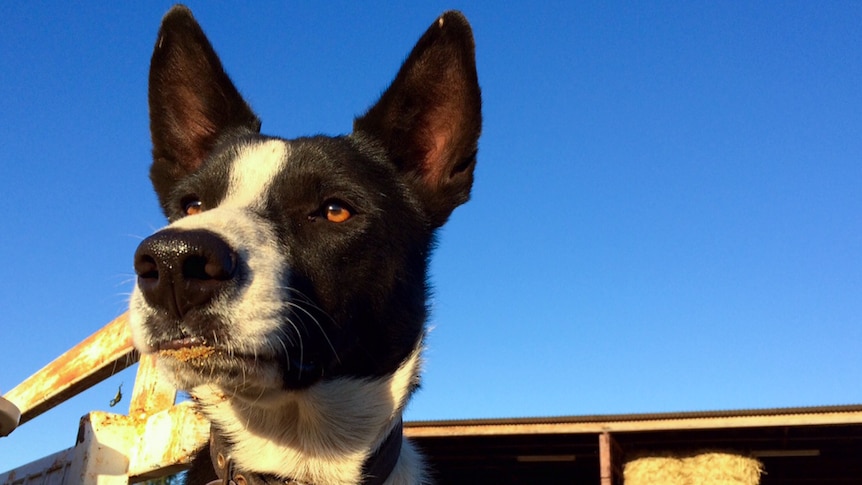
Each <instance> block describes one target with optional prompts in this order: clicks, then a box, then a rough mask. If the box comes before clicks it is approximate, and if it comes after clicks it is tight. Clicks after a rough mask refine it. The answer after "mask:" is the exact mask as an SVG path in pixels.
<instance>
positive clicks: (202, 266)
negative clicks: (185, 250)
mask: <svg viewBox="0 0 862 485" xmlns="http://www.w3.org/2000/svg"><path fill="white" fill-rule="evenodd" d="M221 249H223V248H217V249H214V250H211V251H206V253H207V254H195V255H189V256H188V257H187V258H186V259H185V260H184V261H183V263H182V264H183V266H182V272H183V273H182V274H183V278H185V279H187V280H219V281H225V280H229V279H231V278H233V275H234V270H235V266H236V261H235V256H234V253H233V252H232V251H230V250H221Z"/></svg>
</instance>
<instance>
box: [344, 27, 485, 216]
mask: <svg viewBox="0 0 862 485" xmlns="http://www.w3.org/2000/svg"><path fill="white" fill-rule="evenodd" d="M353 129H354V132H355V133H361V134H363V135H365V136H370V137H372V138H375V139H376V140H378V141H379V142H381V143H382V144H383V146H384V147H385V148H386V150H387V151H388V153H389V156H390V157H391V159H392V160H393V161H394V163H396V164H397V165H398V168H399V169H400V170H402V171H403V172H404V173H405V174H407V175H408V177H410V178H411V179H412V183H414V184H415V188H416V190H417V191H418V193H419V196H420V197H421V199H422V202H423V203H424V204H425V207H426V211H427V213H428V217H429V222H430V223H431V224H432V225H433V226H434V227H438V226H440V225H442V224H443V223H444V222H446V219H447V218H448V217H449V215H450V214H451V212H452V211H453V210H454V209H455V207H457V206H458V205H460V204H462V203H464V202H466V201H467V200H468V199H469V198H470V189H471V187H472V185H473V169H474V168H475V166H476V151H477V148H478V141H479V134H480V132H481V129H482V100H481V93H480V90H479V81H478V76H477V74H476V60H475V47H474V43H473V33H472V30H471V29H470V24H469V23H468V22H467V19H466V18H464V16H463V15H462V14H461V13H460V12H446V13H445V14H443V15H442V16H441V17H440V18H438V19H437V20H436V21H435V22H434V24H432V25H431V27H430V28H429V29H428V30H427V31H426V32H425V34H424V35H423V36H422V37H421V38H420V39H419V42H417V44H416V46H415V47H414V48H413V51H412V52H411V53H410V55H409V56H408V57H407V60H406V61H404V65H403V66H401V70H400V71H399V72H398V75H397V76H396V77H395V80H394V81H393V82H392V85H391V86H389V88H388V89H387V90H386V91H385V92H384V93H383V95H382V96H381V97H380V100H379V101H378V102H377V104H375V105H374V106H373V107H371V109H369V110H368V112H367V113H365V114H364V115H363V116H361V117H359V118H357V119H356V120H355V121H354V124H353Z"/></svg>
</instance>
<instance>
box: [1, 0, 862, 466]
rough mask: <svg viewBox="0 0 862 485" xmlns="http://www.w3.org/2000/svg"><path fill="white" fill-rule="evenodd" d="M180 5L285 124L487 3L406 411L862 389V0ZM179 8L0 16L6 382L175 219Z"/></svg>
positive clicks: (44, 447)
mask: <svg viewBox="0 0 862 485" xmlns="http://www.w3.org/2000/svg"><path fill="white" fill-rule="evenodd" d="M121 5H122V6H121ZM252 5H253V6H252ZM190 6H191V7H192V9H193V11H194V12H195V14H196V16H197V18H198V20H199V21H200V22H201V23H202V25H203V26H204V29H205V30H206V32H207V33H208V35H209V36H210V39H211V40H212V42H213V43H214V45H215V47H216V49H217V50H218V51H219V53H220V54H221V56H222V60H223V62H224V64H225V66H226V67H227V69H228V71H229V73H230V74H231V75H232V77H233V79H234V81H235V83H236V84H237V85H238V87H239V88H240V90H241V91H242V92H243V93H244V95H245V96H246V97H247V99H248V100H249V101H250V103H251V104H252V106H253V107H254V109H255V110H256V111H257V113H258V114H259V115H260V116H261V118H262V120H263V131H264V132H266V133H269V134H275V135H280V136H285V137H294V136H300V135H306V134H315V133H331V134H340V133H345V132H347V131H349V130H350V127H351V122H352V118H353V116H354V115H356V114H359V113H361V112H362V111H363V110H364V109H366V108H367V107H368V106H369V105H370V104H371V103H373V102H374V100H375V99H376V97H377V96H378V94H379V93H380V92H381V90H382V89H383V88H384V87H385V86H386V85H387V83H388V82H389V81H390V80H391V78H392V77H393V76H394V74H395V72H396V70H397V68H398V66H399V64H400V62H401V60H402V59H403V58H404V57H405V55H406V54H407V52H408V51H409V50H410V48H411V47H412V46H413V43H414V42H415V41H416V39H418V37H419V35H420V34H421V33H422V32H423V31H424V30H425V28H426V27H427V26H428V25H430V24H431V22H432V21H433V20H434V19H435V18H436V16H437V15H438V14H439V13H441V12H442V11H443V10H446V9H448V8H458V9H461V10H463V11H464V12H465V14H466V15H467V17H468V18H469V19H470V21H471V22H472V24H473V26H474V29H475V36H476V42H477V61H478V69H479V78H480V82H481V85H482V88H483V96H484V116H485V125H484V133H483V136H482V139H481V144H480V151H479V165H478V168H477V175H476V184H475V187H474V192H473V200H472V201H471V202H470V203H469V204H467V205H466V206H463V207H461V208H459V209H458V210H456V212H455V214H454V216H453V218H452V219H451V221H450V223H449V225H448V226H446V228H445V229H444V230H443V231H442V232H441V234H440V244H439V249H438V250H437V252H436V257H435V260H434V263H433V266H432V273H433V274H432V278H433V283H434V284H435V287H436V291H435V297H434V302H433V308H434V315H433V319H432V321H431V324H432V326H433V328H434V330H433V331H432V333H431V334H430V338H429V341H428V344H429V351H428V352H427V354H426V356H427V363H426V373H425V380H424V385H423V388H422V389H421V391H420V392H419V393H418V394H417V395H416V396H415V397H414V399H413V402H412V404H411V405H410V407H409V409H408V413H407V417H408V419H448V418H478V417H518V416H540V415H577V414H605V413H638V412H654V411H655V412H659V411H687V410H715V409H732V408H759V407H783V406H807V405H830V404H849V403H860V402H862V3H859V2H856V1H849V2H841V1H831V2H808V1H800V2H794V1H787V2H756V1H753V2H743V1H738V2H708V3H707V2H667V3H665V2H638V3H633V2H625V3H614V2H594V3H593V2H563V1H561V2H547V3H542V2H516V1H511V2H487V3H486V4H483V3H481V2H470V3H463V4H462V3H460V2H459V1H457V0H456V1H454V2H451V3H438V2H425V3H422V2H402V3H398V4H391V3H383V2H379V3H373V4H372V3H371V2H325V3H321V2H308V3H303V4H298V3H293V2H270V3H265V2H254V3H253V4H252V3H249V2H236V3H227V2H219V3H218V5H210V4H207V3H203V2H201V3H197V2H193V3H191V5H190ZM168 7H169V3H167V2H121V3H117V2H98V3H96V2H93V3H90V4H79V3H74V2H54V3H52V2H40V3H38V4H37V3H34V2H3V3H2V6H0V46H2V47H0V213H2V217H0V254H2V256H3V257H2V263H3V266H2V272H0V274H2V278H0V342H2V347H0V349H2V350H0V392H6V391H8V390H9V389H10V388H12V387H14V386H15V385H16V384H18V383H19V382H20V381H22V380H23V379H24V378H26V377H27V376H29V375H30V374H32V373H33V372H34V371H36V370H38V369H39V368H40V367H42V366H43V365H45V364H46V363H48V362H49V361H51V360H52V359H53V358H55V357H56V356H58V355H60V354H61V353H62V352H64V351H65V350H66V349H68V348H70V347H71V346H72V345H74V344H75V343H77V342H79V341H80V340H82V339H83V338H84V337H86V336H88V335H90V334H91V333H93V332H94V331H96V330H97V329H99V328H100V327H101V326H103V325H104V324H106V323H107V322H108V321H110V320H111V319H113V318H114V317H116V316H117V315H119V314H121V313H122V312H123V311H124V310H125V307H126V301H127V297H128V294H129V292H130V291H131V288H132V285H133V284H134V275H133V272H132V264H131V263H132V254H133V252H134V250H135V247H136V246H137V244H138V241H139V240H140V239H141V238H142V237H144V236H146V235H147V234H149V233H150V232H151V231H152V230H154V229H156V228H158V227H161V226H162V225H163V224H164V220H163V218H162V215H161V213H160V212H159V210H158V208H157V205H156V200H155V197H154V195H153V194H152V192H151V188H150V185H149V181H148V179H147V171H148V166H149V163H150V160H149V150H150V142H149V133H148V119H147V106H146V79H147V69H148V63H149V57H150V53H151V49H152V46H153V42H154V39H155V33H156V30H157V28H158V24H159V21H160V19H161V16H162V15H163V14H164V12H165V11H166V10H167V9H168ZM133 380H134V374H133V373H132V372H124V373H122V374H120V375H118V376H115V377H113V378H111V379H109V380H108V381H107V382H105V383H104V384H102V385H100V386H98V387H96V388H94V389H93V390H92V391H90V392H88V393H86V394H85V395H83V396H81V397H79V398H77V399H74V400H72V401H71V402H69V403H67V404H65V405H63V406H61V407H60V408H58V409H56V410H54V411H51V412H49V413H47V414H46V415H44V416H42V417H40V418H39V419H37V420H36V421H34V422H31V423H28V424H26V425H24V426H23V427H21V428H20V429H18V430H17V431H15V433H13V434H12V435H11V436H10V437H8V438H3V439H0V470H6V469H8V468H11V467H13V466H15V465H19V464H22V463H24V462H26V461H29V460H31V459H33V458H36V457H39V456H42V455H44V454H47V453H48V452H51V451H57V450H60V449H63V448H67V447H70V446H72V445H73V444H74V440H75V434H76V430H77V422H78V418H79V417H80V416H81V415H83V414H85V413H86V412H87V411H89V410H93V409H101V410H110V409H113V410H117V411H118V412H124V410H126V409H127V408H125V407H124V406H125V405H127V401H126V402H124V403H122V404H120V405H119V406H118V407H116V408H109V407H108V403H109V401H110V400H111V398H113V397H114V395H115V394H116V389H117V386H118V385H119V384H120V383H124V384H125V386H124V389H125V390H127V391H129V390H130V389H131V387H132V384H133Z"/></svg>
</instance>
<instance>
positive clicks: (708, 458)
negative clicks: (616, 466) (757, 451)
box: [623, 452, 763, 485]
mask: <svg viewBox="0 0 862 485" xmlns="http://www.w3.org/2000/svg"><path fill="white" fill-rule="evenodd" d="M762 471H763V467H762V465H761V464H760V462H759V461H757V460H755V459H754V458H749V457H747V456H742V455H738V454H734V453H721V452H700V453H696V454H688V455H659V456H646V457H642V458H637V459H634V460H631V461H629V462H628V463H626V465H625V468H624V469H623V481H624V483H625V485H758V484H759V483H760V475H761V473H762Z"/></svg>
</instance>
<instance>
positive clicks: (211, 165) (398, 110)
mask: <svg viewBox="0 0 862 485" xmlns="http://www.w3.org/2000/svg"><path fill="white" fill-rule="evenodd" d="M149 82H150V87H149V105H150V118H151V119H150V128H151V132H152V141H153V165H152V168H151V172H150V177H151V179H152V182H153V185H154V187H155V190H156V192H157V194H158V197H159V201H160V203H161V206H162V208H163V210H164V212H165V214H166V215H167V217H168V220H169V221H170V225H168V226H167V227H165V228H164V229H162V230H160V231H158V232H156V233H155V234H154V235H152V236H150V237H148V238H147V239H145V240H144V241H143V242H142V243H141V244H140V246H139V247H138V249H137V252H136V253H135V261H134V265H135V272H136V273H137V276H138V279H137V286H136V288H135V290H134V293H133V295H132V298H131V326H132V332H133V336H134V342H135V345H136V347H137V348H138V349H139V350H140V351H141V352H142V353H145V354H148V353H154V354H156V355H157V360H158V362H159V366H160V368H161V370H162V371H163V373H164V374H165V375H166V376H168V377H169V378H170V379H171V380H172V381H173V382H174V383H175V384H176V385H177V386H178V387H179V388H181V389H184V390H187V391H188V392H189V393H190V394H191V396H192V397H193V399H194V400H195V401H196V403H197V405H198V406H199V408H200V410H201V411H202V412H203V413H204V414H205V415H206V416H207V417H208V418H209V420H210V421H211V422H212V436H213V437H212V440H211V441H210V445H209V446H208V449H204V450H201V453H200V454H199V457H198V459H196V460H195V464H194V465H193V467H192V470H191V471H190V473H189V476H188V482H189V483H207V482H209V481H211V480H219V482H218V483H229V482H230V481H231V480H234V481H235V482H236V483H242V481H243V480H245V482H246V483H250V484H251V483H266V484H275V483H302V484H316V485H331V484H358V483H365V484H371V483H381V484H382V483H386V484H413V483H427V482H428V481H429V477H428V476H427V474H426V472H425V471H424V469H423V465H422V460H421V457H420V456H419V455H418V454H417V453H416V452H415V451H414V449H413V448H412V447H411V446H410V444H409V443H407V442H403V438H402V428H401V414H402V410H403V408H404V406H405V404H406V402H407V401H408V399H409V398H410V395H411V393H412V392H413V391H414V390H415V389H416V387H417V386H418V383H419V367H420V354H421V351H422V345H423V343H422V342H423V334H424V328H425V320H426V315H427V313H428V310H427V296H428V292H429V289H428V284H427V281H426V278H427V267H428V259H429V256H430V254H431V250H432V247H433V245H434V232H435V230H436V229H437V228H438V227H440V226H441V225H442V224H443V223H444V222H445V221H446V220H447V218H448V217H449V215H450V213H451V212H452V210H453V209H455V207H457V206H458V205H460V204H462V203H464V202H465V201H467V199H468V198H469V196H470V189H471V186H472V183H473V169H474V167H475V164H476V150H477V144H478V138H479V132H480V130H481V98H480V91H479V85H478V81H477V76H476V67H475V60H474V46H473V37H472V32H471V29H470V26H469V24H468V23H467V20H466V19H465V18H464V17H463V16H462V15H461V14H460V13H457V12H448V13H445V14H444V15H443V16H441V17H440V18H438V19H437V20H436V21H434V23H433V24H432V25H431V27H430V28H429V29H428V31H427V32H425V34H424V35H423V36H422V37H421V39H420V40H419V41H418V43H417V44H416V46H415V47H414V48H413V50H412V52H411V53H410V55H409V56H408V58H407V60H406V61H405V62H404V65H403V66H402V67H401V70H400V71H399V72H398V74H397V76H396V77H395V80H394V81H393V82H392V85H391V86H390V87H389V88H388V89H387V90H386V91H385V92H384V93H383V94H382V96H381V97H380V100H379V101H378V102H377V103H376V104H375V105H374V106H373V107H371V108H370V109H369V110H368V111H367V112H366V113H365V114H364V115H362V116H360V117H359V118H357V119H356V120H355V121H354V124H353V133H351V134H350V135H345V136H337V137H328V136H312V137H307V138H297V139H293V140H286V139H282V138H276V137H272V136H264V135H261V134H259V129H260V121H259V120H258V118H257V116H256V115H255V114H254V112H252V110H251V109H250V108H249V106H248V104H247V103H246V102H245V101H244V100H243V98H242V97H241V96H240V94H239V92H238V91H237V89H236V88H235V87H234V85H233V84H232V82H231V80H230V79H229V78H228V75H227V74H226V73H225V71H224V69H223V68H222V65H221V63H220V61H219V59H218V57H217V55H216V53H215V51H214V50H213V48H212V46H211V45H210V43H209V41H208V40H207V38H206V37H205V35H204V33H203V31H202V30H201V28H200V26H199V25H198V24H197V22H196V21H195V19H194V18H193V17H192V14H191V12H190V11H189V10H188V9H186V8H185V7H182V6H177V7H174V8H173V9H172V10H171V11H170V12H168V14H167V15H166V16H165V18H164V20H163V21H162V25H161V29H160V31H159V34H158V39H157V40H156V45H155V50H154V52H153V57H152V61H151V65H150V79H149ZM176 432H182V430H176ZM222 481H223V482H222ZM230 483H233V482H230Z"/></svg>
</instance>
